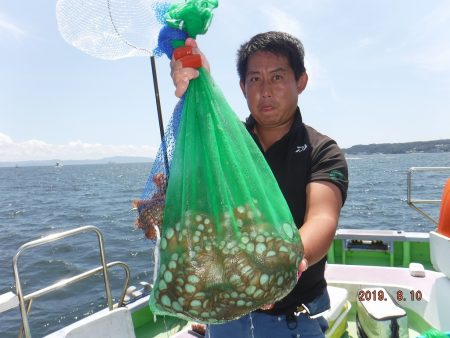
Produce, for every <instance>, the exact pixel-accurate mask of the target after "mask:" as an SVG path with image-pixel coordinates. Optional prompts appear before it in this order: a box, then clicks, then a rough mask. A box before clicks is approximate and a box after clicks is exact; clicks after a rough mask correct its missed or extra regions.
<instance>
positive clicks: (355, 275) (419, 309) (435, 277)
mask: <svg viewBox="0 0 450 338" xmlns="http://www.w3.org/2000/svg"><path fill="white" fill-rule="evenodd" d="M325 278H326V280H327V282H328V284H329V285H335V286H340V287H345V288H346V289H347V290H348V291H349V298H350V299H353V301H355V300H356V298H357V297H358V295H359V291H360V290H361V289H363V288H371V287H373V288H374V289H375V287H384V288H385V289H386V290H387V292H388V293H389V294H390V295H391V297H392V298H393V299H394V300H395V301H397V303H398V304H399V305H400V306H401V307H403V308H407V309H410V310H412V311H414V312H416V313H417V314H419V315H421V316H423V318H425V319H427V320H428V321H429V322H430V324H432V325H433V326H435V327H437V328H440V330H447V331H448V330H450V316H448V313H447V314H446V312H447V311H448V306H449V305H448V304H450V279H449V278H447V277H446V276H445V275H444V274H443V273H441V272H435V271H430V270H426V271H425V276H424V277H414V276H411V274H410V271H409V269H408V268H397V267H379V266H361V265H359V266H358V265H340V264H328V265H327V269H326V271H325ZM370 301H378V300H375V299H371V300H370ZM429 304H432V305H429Z"/></svg>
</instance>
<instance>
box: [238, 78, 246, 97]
mask: <svg viewBox="0 0 450 338" xmlns="http://www.w3.org/2000/svg"><path fill="white" fill-rule="evenodd" d="M239 86H240V87H241V90H242V94H244V97H245V98H247V94H246V93H245V84H244V82H242V81H239Z"/></svg>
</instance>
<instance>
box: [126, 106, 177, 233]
mask: <svg viewBox="0 0 450 338" xmlns="http://www.w3.org/2000/svg"><path fill="white" fill-rule="evenodd" d="M183 101H184V98H181V99H180V101H179V102H178V104H177V105H176V106H175V109H174V112H173V114H172V117H171V118H170V121H169V124H168V126H167V128H166V131H165V135H164V139H163V141H162V142H161V145H160V147H159V149H158V153H157V154H156V158H155V161H154V162H153V164H152V168H151V170H150V174H149V176H148V179H147V183H146V185H145V187H144V191H143V192H142V195H141V199H140V200H135V201H133V206H134V207H135V208H137V210H138V213H139V216H138V218H137V220H136V226H137V227H138V228H140V229H142V230H143V231H144V233H145V236H146V237H147V238H149V239H156V233H155V226H157V227H158V228H160V227H161V223H162V214H163V211H164V203H165V193H166V185H167V181H168V178H169V173H170V165H171V162H172V157H173V153H174V150H175V142H176V138H177V133H178V127H179V125H180V120H181V112H182V109H183Z"/></svg>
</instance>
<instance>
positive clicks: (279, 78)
mask: <svg viewBox="0 0 450 338" xmlns="http://www.w3.org/2000/svg"><path fill="white" fill-rule="evenodd" d="M273 79H274V80H281V79H283V76H281V75H279V74H276V75H274V76H273Z"/></svg>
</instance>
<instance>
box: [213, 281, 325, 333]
mask: <svg viewBox="0 0 450 338" xmlns="http://www.w3.org/2000/svg"><path fill="white" fill-rule="evenodd" d="M305 305H306V307H307V308H308V309H309V314H307V313H301V314H300V315H299V316H295V315H288V316H285V315H280V316H274V315H269V314H266V313H263V312H252V313H250V314H248V315H245V316H243V317H241V318H239V319H236V320H232V321H230V322H227V323H224V324H211V325H208V329H207V332H206V338H300V337H301V338H316V337H317V338H323V337H325V335H324V333H325V331H326V330H327V329H328V323H327V321H326V320H325V319H324V318H323V317H321V316H319V317H316V316H314V315H316V314H320V313H322V312H324V311H326V310H327V309H329V308H330V298H329V296H328V292H327V291H326V289H325V290H324V293H323V294H322V295H320V296H319V297H317V298H316V299H315V300H314V301H312V302H310V303H308V304H305ZM310 316H312V317H314V319H312V318H310Z"/></svg>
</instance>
